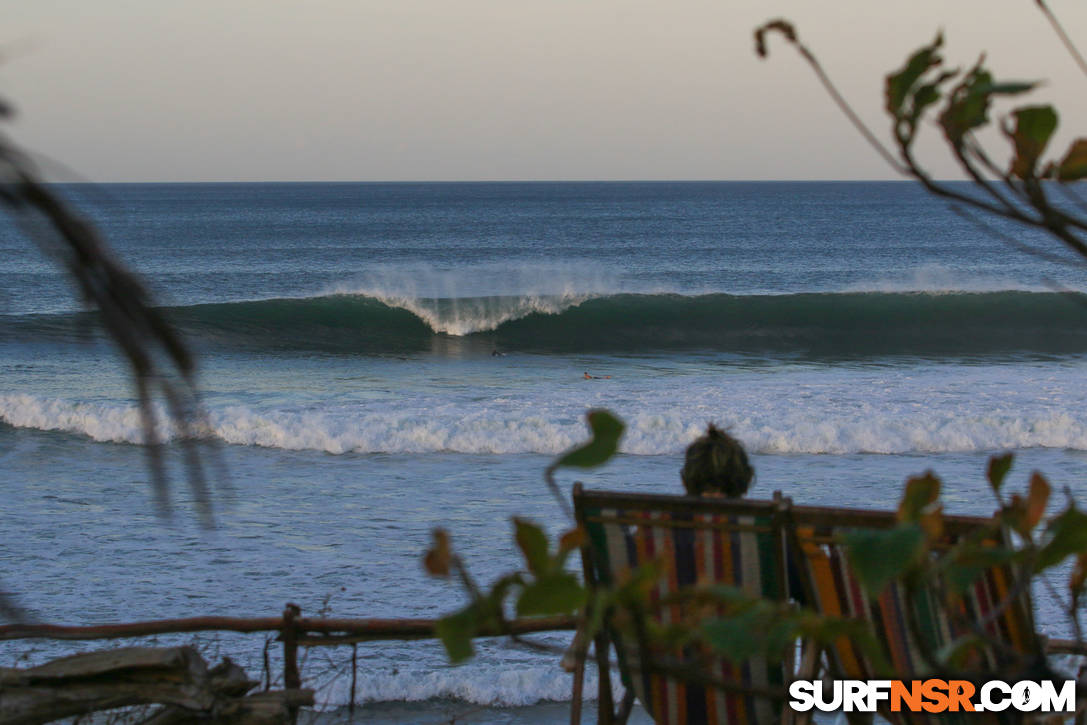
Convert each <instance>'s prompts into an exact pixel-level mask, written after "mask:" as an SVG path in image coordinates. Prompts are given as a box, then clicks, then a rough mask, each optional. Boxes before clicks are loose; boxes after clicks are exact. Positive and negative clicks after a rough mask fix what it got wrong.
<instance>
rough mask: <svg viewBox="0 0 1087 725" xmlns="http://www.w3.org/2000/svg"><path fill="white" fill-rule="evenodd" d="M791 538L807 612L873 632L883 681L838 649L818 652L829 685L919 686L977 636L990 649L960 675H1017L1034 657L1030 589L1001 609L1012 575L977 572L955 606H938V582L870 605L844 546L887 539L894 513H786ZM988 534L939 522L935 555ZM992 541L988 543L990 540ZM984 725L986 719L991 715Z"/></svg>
mask: <svg viewBox="0 0 1087 725" xmlns="http://www.w3.org/2000/svg"><path fill="white" fill-rule="evenodd" d="M789 516H790V517H791V519H792V524H791V526H790V536H789V556H790V559H791V560H792V562H795V563H791V567H792V568H793V569H794V570H795V571H796V572H797V577H796V578H797V579H799V580H800V582H801V583H802V586H803V588H804V589H805V590H806V591H804V593H803V594H801V595H800V596H801V598H802V599H803V600H804V602H805V604H807V605H808V606H810V607H811V608H813V609H815V610H816V611H818V612H819V613H821V614H826V615H831V616H836V617H849V618H853V619H859V620H863V621H867V622H869V623H870V624H871V632H872V634H873V635H874V637H873V639H874V640H875V641H876V642H877V643H878V648H879V649H878V651H879V652H880V653H881V654H882V657H883V660H884V662H883V666H884V667H888V666H889V669H890V672H888V671H882V670H881V669H880V667H879V665H878V664H877V662H875V661H873V658H872V657H871V656H869V654H868V653H866V651H865V649H864V648H862V647H861V646H860V645H859V644H858V643H857V641H855V640H852V639H847V638H842V639H841V640H838V641H837V642H836V643H835V644H834V645H833V646H831V647H828V648H827V649H826V651H825V653H824V654H825V659H826V667H827V674H829V676H830V677H831V678H833V679H863V680H867V679H881V678H887V677H888V675H893V677H894V679H903V680H906V679H923V678H925V677H933V676H939V675H940V674H941V673H940V672H936V671H934V665H933V664H932V663H933V657H932V654H933V653H935V652H937V651H939V650H940V648H942V647H943V646H944V645H947V644H949V643H951V642H953V641H955V640H956V639H958V638H959V637H961V636H964V635H969V634H971V633H973V632H974V631H975V630H974V628H975V627H977V626H980V627H982V628H983V631H984V633H985V634H986V635H987V638H991V640H993V641H994V642H995V644H993V645H990V646H982V647H979V648H977V649H975V650H974V651H972V652H971V653H970V659H969V660H968V661H967V662H966V663H964V667H963V669H964V670H966V671H972V672H976V673H985V672H990V673H992V672H998V671H1004V672H1007V671H1008V670H1007V668H1008V667H1017V666H1023V665H1024V664H1026V663H1028V662H1029V660H1030V657H1031V655H1032V654H1036V653H1038V652H1040V649H1039V644H1040V643H1039V640H1038V637H1037V634H1036V633H1035V628H1034V620H1033V613H1032V612H1033V610H1032V602H1031V596H1030V587H1029V586H1026V587H1020V588H1019V591H1018V593H1017V594H1015V596H1013V597H1012V598H1011V599H1010V602H1009V604H1007V605H1001V603H1002V602H1004V601H1005V600H1006V599H1008V598H1009V596H1008V595H1009V594H1010V593H1012V594H1014V593H1015V591H1016V589H1015V587H1016V581H1017V577H1016V571H1015V570H1014V568H1013V567H1012V566H1011V565H1008V564H1002V565H994V566H991V567H989V568H987V569H984V570H982V571H981V573H980V575H979V576H978V577H977V578H976V580H974V582H973V583H972V584H970V586H969V587H968V588H967V589H966V591H965V593H964V594H963V595H962V596H961V597H956V598H949V597H947V596H946V588H945V586H944V584H945V582H941V581H934V582H930V583H928V584H926V585H925V586H923V587H919V588H916V589H915V590H914V591H913V592H912V593H910V592H908V591H907V588H906V587H905V586H904V585H903V584H902V583H901V582H892V583H891V584H890V585H889V586H888V587H887V588H886V589H885V590H884V591H883V592H882V593H881V594H880V595H879V596H876V597H872V596H869V595H868V594H867V593H866V592H865V590H864V589H863V588H862V587H861V586H860V584H859V582H858V580H857V577H856V575H855V573H854V571H853V568H852V566H851V565H850V562H849V557H848V555H847V552H846V549H845V546H844V545H843V543H842V536H843V535H845V534H847V533H850V532H857V531H864V530H872V529H883V530H885V529H889V528H892V527H894V526H895V525H896V524H897V520H896V517H895V514H894V513H891V512H883V511H860V510H853V509H839V508H820V507H811V506H793V507H791V508H790V510H789ZM986 529H988V530H989V531H991V532H992V534H991V535H992V536H993V537H1000V536H1002V534H1000V533H997V532H996V531H994V530H993V527H992V521H991V520H990V519H984V518H975V517H966V516H947V517H945V520H944V534H943V539H942V540H941V542H940V546H941V547H950V546H953V545H954V544H955V543H956V542H957V541H959V540H960V539H961V537H963V536H967V535H970V534H977V533H981V532H983V531H985V530H986ZM993 540H994V541H996V538H994V539H993ZM881 714H882V715H883V716H884V717H886V718H887V719H888V720H890V721H891V722H893V723H909V724H910V725H913V724H914V723H929V722H940V723H949V722H964V723H973V724H975V725H977V724H978V723H983V722H998V721H999V720H997V719H995V718H990V719H979V715H978V714H975V713H966V714H954V713H942V714H940V715H933V714H926V713H906V712H900V713H891V712H884V713H881ZM989 715H993V714H992V713H990V714H989Z"/></svg>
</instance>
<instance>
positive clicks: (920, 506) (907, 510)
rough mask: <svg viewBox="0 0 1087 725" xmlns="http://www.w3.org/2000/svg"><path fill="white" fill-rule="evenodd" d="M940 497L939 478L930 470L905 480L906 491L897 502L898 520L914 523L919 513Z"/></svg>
mask: <svg viewBox="0 0 1087 725" xmlns="http://www.w3.org/2000/svg"><path fill="white" fill-rule="evenodd" d="M939 497H940V479H939V478H937V477H936V474H934V473H933V472H932V471H925V473H924V474H923V475H920V476H914V477H913V478H910V479H908V480H907V481H906V492H905V493H904V494H903V495H902V501H901V502H900V503H899V504H898V520H899V521H903V522H907V523H916V522H917V521H918V520H919V519H920V518H921V514H922V513H924V511H925V509H927V508H928V507H929V506H930V505H932V504H933V503H935V502H936V499H938V498H939Z"/></svg>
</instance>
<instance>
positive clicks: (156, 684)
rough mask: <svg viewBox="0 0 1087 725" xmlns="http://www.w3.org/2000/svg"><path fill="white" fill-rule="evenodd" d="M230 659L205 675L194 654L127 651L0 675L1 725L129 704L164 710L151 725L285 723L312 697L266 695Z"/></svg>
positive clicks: (32, 724) (31, 724)
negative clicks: (256, 692) (254, 690)
mask: <svg viewBox="0 0 1087 725" xmlns="http://www.w3.org/2000/svg"><path fill="white" fill-rule="evenodd" d="M256 685H257V683H256V682H254V681H251V680H250V679H249V678H248V677H247V676H246V674H245V672H244V671H243V670H242V668H240V667H238V666H237V665H235V664H234V663H232V662H231V661H230V660H224V661H223V662H222V663H221V664H219V665H217V666H216V667H213V668H211V669H209V668H208V666H207V663H205V662H204V660H203V658H201V657H200V655H199V654H198V653H197V652H196V650H194V649H193V648H192V647H168V648H153V647H124V648H120V649H111V650H104V651H101V652H90V653H86V654H77V655H72V656H70V657H63V658H61V659H57V660H53V661H51V662H47V663H46V664H44V665H40V666H38V667H30V668H26V669H20V668H0V725H37V724H38V723H47V722H51V721H53V720H58V719H60V718H65V717H72V716H75V715H84V714H87V713H92V712H97V711H101V710H110V709H114V708H119V707H128V706H133V705H154V704H160V705H164V706H165V707H164V708H163V709H162V710H160V711H159V712H157V713H156V714H154V715H153V716H152V717H151V718H150V720H149V721H148V722H149V723H154V725H179V724H180V723H184V722H193V721H196V720H199V721H200V722H202V723H223V724H224V725H225V724H226V723H232V724H234V723H236V724H237V725H257V724H258V723H268V724H269V725H270V724H271V723H287V722H290V719H291V716H290V714H291V711H292V709H294V708H297V707H298V706H299V705H307V704H312V703H313V692H312V691H311V690H300V689H295V690H289V691H283V692H265V693H260V694H259V695H254V696H250V697H245V693H247V692H248V691H249V690H251V689H252V688H253V687H255V686H256Z"/></svg>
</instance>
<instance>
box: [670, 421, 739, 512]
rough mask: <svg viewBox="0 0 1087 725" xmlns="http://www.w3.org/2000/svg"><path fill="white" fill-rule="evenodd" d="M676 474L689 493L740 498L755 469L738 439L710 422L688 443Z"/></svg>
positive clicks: (690, 494) (691, 494)
mask: <svg viewBox="0 0 1087 725" xmlns="http://www.w3.org/2000/svg"><path fill="white" fill-rule="evenodd" d="M679 476H680V478H681V479H682V480H683V488H685V489H687V495H689V496H724V497H725V498H741V497H742V496H743V495H744V494H746V493H747V490H748V488H750V487H751V481H752V480H753V479H754V478H755V469H754V468H752V467H751V464H750V463H749V462H748V460H747V453H745V452H744V447H743V446H742V445H740V442H739V441H738V440H736V439H735V438H733V437H732V436H730V435H729V434H728V433H725V432H724V431H722V430H720V429H719V428H718V427H717V426H715V425H714V424H713V423H710V424H709V425H708V426H707V427H706V432H705V433H704V434H703V435H702V436H701V437H699V438H698V439H697V440H695V442H694V443H692V444H691V445H690V446H688V447H687V456H686V460H684V462H683V469H682V470H680V472H679Z"/></svg>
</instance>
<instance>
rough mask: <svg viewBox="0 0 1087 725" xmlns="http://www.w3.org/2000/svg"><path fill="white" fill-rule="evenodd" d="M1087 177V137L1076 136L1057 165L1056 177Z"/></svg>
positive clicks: (1073, 179) (1070, 178)
mask: <svg viewBox="0 0 1087 725" xmlns="http://www.w3.org/2000/svg"><path fill="white" fill-rule="evenodd" d="M1083 178H1087V138H1077V139H1076V140H1075V141H1073V142H1072V145H1071V146H1070V147H1069V148H1068V153H1066V154H1065V155H1064V158H1063V159H1061V165H1060V166H1058V167H1057V179H1058V180H1060V181H1077V180H1079V179H1083Z"/></svg>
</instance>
